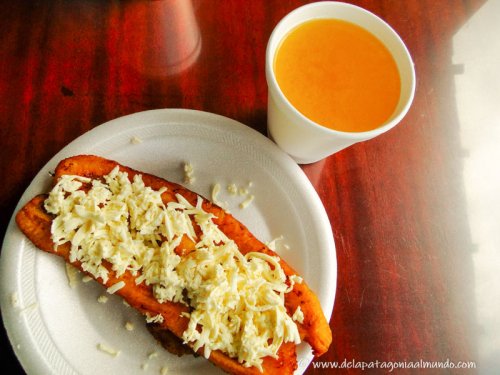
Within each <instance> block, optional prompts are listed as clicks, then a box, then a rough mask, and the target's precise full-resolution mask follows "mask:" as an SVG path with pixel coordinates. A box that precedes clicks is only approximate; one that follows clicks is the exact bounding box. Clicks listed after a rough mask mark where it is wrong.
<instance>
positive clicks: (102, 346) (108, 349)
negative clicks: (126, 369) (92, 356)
mask: <svg viewBox="0 0 500 375" xmlns="http://www.w3.org/2000/svg"><path fill="white" fill-rule="evenodd" d="M97 349H99V350H100V351H101V352H104V353H106V354H109V355H111V356H113V357H116V356H118V355H119V354H120V351H119V350H115V349H113V348H112V347H110V346H108V345H106V344H103V343H99V344H97Z"/></svg>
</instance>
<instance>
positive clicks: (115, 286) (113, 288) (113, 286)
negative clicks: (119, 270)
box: [106, 281, 125, 294]
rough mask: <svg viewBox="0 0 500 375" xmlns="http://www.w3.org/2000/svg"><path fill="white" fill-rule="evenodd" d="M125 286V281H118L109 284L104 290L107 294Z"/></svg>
mask: <svg viewBox="0 0 500 375" xmlns="http://www.w3.org/2000/svg"><path fill="white" fill-rule="evenodd" d="M124 286H125V281H118V282H117V283H116V284H113V285H111V286H110V287H109V288H108V289H106V291H107V292H108V293H109V294H115V293H116V292H118V291H119V290H120V289H121V288H123V287H124Z"/></svg>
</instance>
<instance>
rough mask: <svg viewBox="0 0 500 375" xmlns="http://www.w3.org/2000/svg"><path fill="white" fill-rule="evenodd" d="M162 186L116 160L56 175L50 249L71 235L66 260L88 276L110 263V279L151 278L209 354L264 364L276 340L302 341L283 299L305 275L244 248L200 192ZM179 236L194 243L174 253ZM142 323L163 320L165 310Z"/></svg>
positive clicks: (194, 342)
mask: <svg viewBox="0 0 500 375" xmlns="http://www.w3.org/2000/svg"><path fill="white" fill-rule="evenodd" d="M165 191H166V189H165V188H163V189H160V190H158V191H155V190H153V189H151V188H150V187H147V186H145V185H144V182H143V181H142V177H141V176H140V175H135V176H134V178H133V181H130V180H129V178H128V175H127V174H126V173H124V172H121V171H120V170H119V168H118V167H116V168H115V169H114V170H113V171H112V172H111V173H109V174H108V175H106V176H104V178H103V179H102V180H93V179H89V178H85V177H79V176H72V175H65V176H61V178H60V179H59V181H58V182H57V184H56V185H55V187H54V188H53V190H52V191H51V192H50V194H49V197H48V198H47V200H46V201H45V208H46V210H47V211H48V212H49V213H52V214H54V215H56V217H55V218H54V220H53V222H52V228H51V232H52V240H53V242H54V243H55V246H56V249H57V246H59V245H61V244H64V243H67V242H70V244H71V250H70V261H71V262H75V261H79V262H81V264H82V268H83V270H84V271H86V272H88V273H90V274H92V275H93V276H94V277H96V278H101V279H102V281H104V282H106V281H107V280H108V270H107V268H106V267H105V266H104V262H109V263H110V264H111V265H112V269H113V271H115V272H116V276H117V277H120V276H121V275H123V273H124V272H126V271H128V272H131V273H132V275H133V276H135V278H136V279H135V282H136V284H140V283H145V284H146V285H151V286H152V290H153V293H154V296H155V297H156V299H157V300H158V301H159V302H165V301H173V302H179V303H183V304H186V305H188V306H190V308H191V311H190V313H189V314H186V318H188V319H189V324H188V328H187V329H186V331H185V332H184V333H183V339H184V342H185V343H190V344H191V346H192V347H193V349H194V350H198V349H200V348H203V354H204V356H205V357H206V358H208V357H209V356H210V353H211V351H213V350H221V351H223V352H225V353H226V354H228V355H229V356H230V357H233V358H236V359H237V360H238V361H239V362H240V363H242V364H243V366H245V367H251V366H255V367H257V368H258V369H260V370H261V371H262V360H263V358H264V357H266V356H271V357H274V358H277V352H278V349H279V347H280V346H281V344H282V343H284V342H294V343H296V344H298V343H300V336H299V332H298V329H297V325H296V323H295V322H294V320H293V319H292V317H290V316H289V315H288V314H287V310H286V308H285V305H284V301H285V294H286V293H288V292H290V291H291V290H292V289H293V286H294V284H295V283H300V282H302V279H300V277H298V276H295V275H293V276H291V277H289V278H287V276H286V275H285V273H284V271H283V269H282V268H281V266H280V264H279V258H278V257H277V256H275V257H273V256H269V255H266V254H263V253H259V252H250V253H247V254H245V255H243V254H242V253H241V252H240V251H239V249H238V247H237V245H236V244H235V242H234V241H233V240H231V239H229V238H228V237H227V236H226V235H225V234H224V233H223V232H222V231H221V230H220V229H219V228H218V227H217V225H216V224H215V223H214V222H213V219H214V215H213V214H211V213H209V212H206V211H205V210H204V209H203V207H202V204H203V199H202V198H201V197H198V200H197V202H196V204H195V205H193V204H191V203H190V202H188V201H187V200H186V199H185V198H184V197H183V196H182V195H179V194H177V195H176V198H177V201H173V202H168V203H167V204H164V202H163V201H162V194H163V193H164V192H165ZM195 228H196V230H195ZM183 239H186V240H187V239H189V240H190V241H191V243H193V244H194V248H193V249H189V250H192V251H190V252H189V253H188V254H187V255H184V256H182V257H181V256H179V255H178V254H177V252H176V250H178V249H179V248H181V247H182V245H181V241H182V240H183ZM121 286H123V285H122V284H121V283H120V282H119V283H117V284H115V285H113V287H111V288H110V289H111V290H109V291H110V292H115V291H117V290H119V287H121ZM295 315H296V316H295V319H296V320H301V319H300V318H301V317H300V313H297V312H296V314H295ZM147 320H148V321H157V322H161V321H163V316H161V315H157V316H154V317H151V316H147Z"/></svg>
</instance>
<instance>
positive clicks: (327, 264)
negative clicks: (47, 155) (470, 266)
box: [0, 109, 337, 375]
mask: <svg viewBox="0 0 500 375" xmlns="http://www.w3.org/2000/svg"><path fill="white" fill-rule="evenodd" d="M133 137H137V138H139V139H140V140H142V143H139V144H134V143H133V142H131V139H132V138H133ZM83 153H87V154H96V155H101V156H104V157H107V158H110V159H114V160H117V161H119V162H120V163H121V164H124V165H128V166H130V167H133V168H135V169H138V170H141V171H144V172H149V173H153V174H156V175H158V176H161V177H164V178H167V179H169V180H171V181H174V182H179V183H182V181H183V175H184V174H183V170H182V165H183V163H184V162H187V161H189V162H191V163H192V164H193V166H194V175H195V177H196V181H195V183H194V184H193V185H191V186H188V187H189V188H190V189H191V190H194V191H196V192H197V193H199V194H201V195H203V196H206V197H209V196H210V194H209V193H210V189H211V185H212V184H214V183H220V184H221V186H222V187H223V190H225V189H224V187H225V186H227V184H229V183H232V182H234V183H236V184H240V185H243V184H247V183H248V182H249V181H252V183H253V184H252V186H251V187H250V191H251V193H252V194H254V195H255V200H254V201H253V202H252V203H251V205H250V206H249V207H247V208H246V209H244V210H241V209H239V208H238V205H239V203H240V202H241V199H242V198H241V197H233V196H230V195H229V194H228V193H226V192H225V191H223V192H221V195H220V199H221V200H225V201H227V202H228V203H229V209H230V210H231V212H232V213H233V215H234V216H235V217H236V218H238V219H239V220H240V221H242V222H243V223H244V224H245V225H247V227H248V228H249V229H250V230H251V231H253V232H254V233H255V234H256V236H257V237H258V238H259V239H261V240H262V241H270V240H272V239H274V238H276V237H279V236H281V235H283V236H284V238H285V240H284V243H286V244H287V245H288V246H289V247H290V248H289V249H286V248H285V247H284V246H281V247H279V248H278V252H279V253H280V254H281V255H282V256H283V257H284V258H285V259H286V260H287V261H288V263H290V264H291V265H292V266H293V267H294V268H295V269H297V270H298V271H299V272H300V273H301V274H302V275H303V276H304V279H305V280H306V282H307V283H308V284H309V286H310V287H311V288H312V289H313V290H314V291H316V293H317V294H318V297H319V299H320V302H321V304H322V307H323V309H324V312H325V315H326V316H327V317H328V318H330V316H331V313H332V309H333V302H334V298H335V290H336V277H337V264H336V254H335V244H334V241H333V235H332V231H331V227H330V223H329V221H328V217H327V215H326V213H325V210H324V207H323V205H322V203H321V201H320V199H319V197H318V195H317V194H316V191H315V190H314V188H313V187H312V185H311V184H310V182H309V180H308V179H307V177H306V176H305V174H304V173H303V172H302V170H301V169H300V168H299V167H298V166H297V165H296V164H295V163H294V161H293V160H292V159H291V158H290V157H289V156H288V155H286V154H285V153H283V152H282V151H281V150H280V149H279V148H278V147H276V145H275V144H274V143H272V142H271V141H270V140H269V139H267V138H266V137H264V136H263V135H262V134H260V133H258V132H256V131H254V130H253V129H251V128H249V127H247V126H244V125H242V124H240V123H238V122H236V121H234V120H231V119H228V118H225V117H222V116H218V115H214V114H210V113H206V112H199V111H190V110H172V109H165V110H155V111H147V112H141V113H137V114H133V115H129V116H125V117H122V118H118V119H116V120H112V121H110V122H108V123H106V124H103V125H101V126H98V127H96V128H94V129H93V130H91V131H90V132H88V133H86V134H84V135H82V136H81V137H79V138H78V139H76V140H75V141H74V142H72V143H71V144H69V145H68V146H67V147H65V148H64V149H63V150H61V151H60V152H59V153H58V154H57V155H55V156H54V158H52V160H50V161H49V162H48V163H47V165H46V166H44V167H43V168H42V170H41V171H40V172H39V173H38V174H37V176H36V177H35V178H34V180H33V182H32V183H31V185H30V186H29V187H28V189H27V190H26V192H25V193H24V195H23V196H22V198H21V199H20V201H19V203H18V206H17V208H16V212H17V210H18V209H19V208H20V207H21V206H22V205H23V204H25V203H26V202H27V201H28V200H29V199H30V198H32V197H33V196H34V195H36V194H39V193H43V192H46V191H47V190H48V189H49V188H50V182H51V177H50V175H49V172H50V171H51V170H53V169H54V167H55V166H56V165H57V163H58V161H60V160H61V159H62V158H64V157H68V156H71V155H76V154H83ZM102 294H105V291H104V289H103V288H102V287H101V286H99V285H98V284H97V283H95V282H94V281H91V282H88V283H82V282H79V283H78V284H77V286H76V287H75V288H71V287H70V286H69V284H68V281H67V277H66V273H65V267H64V262H63V261H62V260H61V259H59V258H57V257H56V256H53V255H50V254H47V253H44V252H42V251H40V250H38V249H36V248H35V247H34V246H33V245H32V244H31V242H30V241H29V240H27V239H26V238H25V237H24V235H23V234H22V233H21V232H20V231H19V230H18V228H17V226H16V225H15V223H14V220H13V219H12V220H11V222H10V224H9V227H8V229H7V233H6V236H5V239H4V243H3V247H2V253H1V259H0V303H1V311H2V316H3V319H4V322H5V326H6V329H7V333H8V335H9V338H10V340H11V343H12V346H13V348H14V351H15V353H16V355H17V356H18V358H19V360H20V361H21V363H22V365H23V367H24V368H25V370H26V371H27V373H28V374H30V375H34V374H40V375H50V374H54V375H56V374H57V375H59V374H81V375H84V374H85V375H87V374H88V375H94V374H122V375H126V374H137V373H140V374H158V373H159V371H160V369H161V367H167V368H168V373H169V374H197V373H203V374H207V375H208V374H219V373H221V371H220V370H219V369H217V368H216V367H214V366H213V365H211V364H210V363H208V362H207V361H206V360H205V359H203V358H196V359H195V358H193V357H191V356H186V357H183V358H182V359H178V358H177V357H175V356H172V355H171V354H169V353H167V352H166V351H165V350H163V349H162V348H161V347H160V346H159V345H158V344H156V343H155V340H154V339H153V338H152V336H151V335H150V334H149V333H148V332H147V330H146V328H145V324H144V319H143V317H141V316H139V314H137V313H136V312H135V311H133V309H131V308H129V307H127V306H125V305H124V304H123V303H122V302H121V301H120V299H119V297H117V296H109V297H110V298H109V301H108V302H107V303H106V304H100V303H98V302H97V298H98V297H99V296H100V295H102ZM12 297H16V298H17V300H18V302H17V306H16V305H15V304H13V301H12ZM127 321H130V322H132V323H133V324H134V327H135V329H134V330H133V331H127V330H126V329H125V328H124V324H125V322H127ZM99 343H104V344H106V345H108V346H110V347H112V348H115V349H117V350H120V354H119V355H118V356H117V357H112V356H110V355H108V354H106V353H103V352H102V351H99V350H98V349H97V345H98V344H99ZM152 352H157V355H156V356H155V357H154V358H152V359H148V355H149V354H150V353H152ZM311 358H312V355H311V353H310V349H309V346H308V345H306V344H301V345H300V347H299V364H300V366H299V369H298V370H297V374H300V373H302V372H303V371H304V370H305V369H306V367H307V365H308V363H309V362H310V360H311ZM144 365H145V368H142V367H143V366H144Z"/></svg>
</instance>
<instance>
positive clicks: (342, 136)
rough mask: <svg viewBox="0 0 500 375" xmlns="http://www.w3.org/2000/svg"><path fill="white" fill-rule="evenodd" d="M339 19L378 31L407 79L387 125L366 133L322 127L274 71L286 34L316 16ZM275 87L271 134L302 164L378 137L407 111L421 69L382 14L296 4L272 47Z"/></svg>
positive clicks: (269, 68) (269, 69) (270, 77)
mask: <svg viewBox="0 0 500 375" xmlns="http://www.w3.org/2000/svg"><path fill="white" fill-rule="evenodd" d="M317 18H320V19H325V18H334V19H340V20H344V21H348V22H351V23H354V24H356V25H358V26H361V27H363V28H364V29H365V30H368V31H369V32H371V33H372V34H373V35H374V36H376V37H377V38H378V39H379V40H380V41H381V42H382V43H383V44H384V45H385V46H386V47H387V49H388V50H389V52H390V53H391V54H392V56H393V58H394V60H395V61H396V65H397V67H398V70H399V75H400V78H401V92H400V98H399V102H398V104H397V106H396V109H395V111H394V113H393V115H392V116H391V117H390V118H389V119H388V120H387V121H386V122H385V123H384V124H382V125H381V126H379V127H377V128H375V129H373V130H370V131H365V132H343V131H337V130H332V129H330V128H327V127H324V126H321V125H319V124H317V123H315V122H313V121H311V120H310V119H308V118H307V117H305V116H304V115H303V114H302V113H300V112H299V111H298V110H297V109H296V108H295V107H293V106H292V104H290V102H289V101H288V99H287V98H286V97H285V95H284V94H283V92H282V91H281V89H280V87H279V85H278V82H277V81H276V76H275V74H274V67H273V65H274V58H275V54H276V50H277V49H278V47H279V45H280V42H281V41H282V39H283V38H284V37H285V36H286V35H287V34H288V32H290V31H291V30H292V29H294V28H295V27H297V26H298V25H300V24H302V23H304V22H306V21H310V20H312V19H317ZM266 79H267V85H268V89H269V98H268V114H267V124H268V134H269V137H270V138H271V139H273V140H274V141H275V142H276V144H277V145H278V146H279V147H280V148H281V149H283V150H284V151H285V152H287V153H288V154H289V155H290V156H291V157H292V158H294V159H295V161H297V163H299V164H308V163H313V162H316V161H318V160H321V159H323V158H325V157H327V156H329V155H331V154H333V153H335V152H337V151H340V150H342V149H344V148H346V147H348V146H350V145H352V144H354V143H357V142H360V141H366V140H368V139H371V138H374V137H376V136H378V135H380V134H382V133H384V132H386V131H388V130H389V129H391V128H393V127H394V126H395V125H396V124H398V123H399V122H400V121H401V119H402V118H403V117H404V116H405V115H406V113H407V112H408V109H409V108H410V105H411V103H412V101H413V96H414V93H415V69H414V66H413V61H412V59H411V56H410V53H409V52H408V49H407V48H406V46H405V44H404V43H403V41H402V40H401V38H400V37H399V36H398V34H397V33H396V32H395V31H394V30H393V29H392V28H391V27H390V26H389V25H388V24H387V23H386V22H385V21H383V20H382V19H381V18H379V17H377V16H376V15H374V14H373V13H370V12H369V11H367V10H365V9H363V8H360V7H358V6H355V5H351V4H346V3H341V2H336V1H325V2H317V3H311V4H308V5H304V6H302V7H300V8H297V9H295V10H294V11H292V12H291V13H289V14H288V15H287V16H285V18H283V19H282V20H281V21H280V22H279V23H278V25H277V26H276V28H275V29H274V31H273V32H272V34H271V37H270V39H269V42H268V45H267V51H266Z"/></svg>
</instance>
